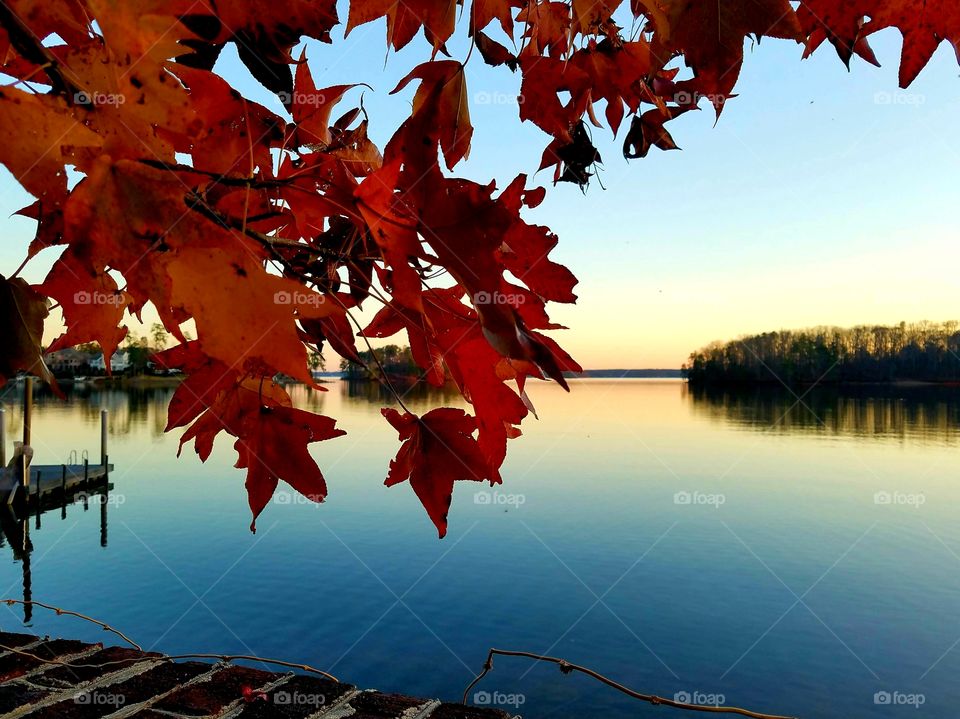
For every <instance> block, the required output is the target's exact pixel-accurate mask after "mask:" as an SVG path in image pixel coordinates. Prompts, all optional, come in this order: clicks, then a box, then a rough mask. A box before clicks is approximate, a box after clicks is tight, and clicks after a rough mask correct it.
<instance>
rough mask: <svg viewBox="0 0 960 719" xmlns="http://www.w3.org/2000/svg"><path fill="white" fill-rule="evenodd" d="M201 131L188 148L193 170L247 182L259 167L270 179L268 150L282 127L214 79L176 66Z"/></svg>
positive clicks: (263, 110) (280, 135)
mask: <svg viewBox="0 0 960 719" xmlns="http://www.w3.org/2000/svg"><path fill="white" fill-rule="evenodd" d="M173 71H174V72H175V73H176V75H177V77H179V78H180V80H181V81H182V82H183V83H184V84H185V85H186V86H187V88H188V89H189V92H190V102H191V105H192V107H193V108H194V110H195V111H196V112H197V114H198V116H199V118H200V119H199V120H198V121H197V125H198V126H201V127H200V129H198V130H196V134H195V136H194V138H193V141H192V143H191V146H190V154H191V156H192V158H193V164H194V167H197V168H200V169H202V170H205V171H207V172H212V173H216V174H222V175H237V176H241V177H250V176H251V175H253V173H254V172H255V171H256V170H257V169H258V168H259V169H260V170H261V171H262V172H264V173H265V174H267V175H269V174H272V165H273V160H272V158H271V156H270V147H271V145H272V144H276V143H278V142H280V141H281V140H282V139H283V127H284V122H283V121H282V120H281V119H280V118H279V117H278V116H277V115H275V114H274V113H272V112H270V111H269V110H268V109H267V108H265V107H263V105H260V104H258V103H256V102H252V101H250V100H247V99H246V98H244V97H243V96H241V95H240V94H239V93H238V92H236V90H234V89H233V88H232V87H230V85H228V84H227V82H226V81H225V80H224V79H223V78H221V77H220V76H219V75H217V74H215V73H213V72H208V71H206V70H197V69H194V68H191V67H185V66H181V65H178V66H176V67H174V68H173Z"/></svg>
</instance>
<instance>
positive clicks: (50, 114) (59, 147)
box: [0, 86, 101, 211]
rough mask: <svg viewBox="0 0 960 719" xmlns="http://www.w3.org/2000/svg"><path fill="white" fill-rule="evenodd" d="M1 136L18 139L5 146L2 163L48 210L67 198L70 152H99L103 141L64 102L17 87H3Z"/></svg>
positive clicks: (1, 151)
mask: <svg viewBox="0 0 960 719" xmlns="http://www.w3.org/2000/svg"><path fill="white" fill-rule="evenodd" d="M0 135H2V136H3V137H8V138H14V137H15V138H17V140H16V142H7V143H4V146H3V148H2V150H0V162H2V163H3V164H4V165H6V166H7V169H8V170H10V172H11V174H12V175H13V176H14V178H15V179H16V180H17V181H18V182H19V183H20V184H21V185H23V187H24V188H25V189H26V190H27V192H29V193H30V194H31V195H33V196H34V197H36V198H37V199H38V200H42V201H43V202H44V205H45V209H46V210H47V211H51V210H53V209H56V208H59V207H60V206H61V204H62V203H63V202H64V200H66V196H67V174H66V172H65V171H64V169H63V166H64V164H66V163H67V162H68V161H69V155H68V154H67V150H68V148H69V149H73V148H81V147H87V148H95V147H97V146H99V145H100V144H101V140H100V139H99V138H98V137H97V136H96V135H95V134H94V133H93V132H91V131H90V130H89V129H88V128H86V127H84V125H83V124H81V123H79V122H77V119H76V118H75V117H74V116H73V112H72V110H71V109H70V108H68V107H67V104H66V103H65V102H64V101H63V100H62V99H60V98H58V97H54V96H52V95H34V94H30V93H27V92H24V91H23V90H20V89H18V88H16V87H9V86H7V87H2V88H0Z"/></svg>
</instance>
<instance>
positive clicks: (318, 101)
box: [291, 52, 356, 146]
mask: <svg viewBox="0 0 960 719" xmlns="http://www.w3.org/2000/svg"><path fill="white" fill-rule="evenodd" d="M353 87H356V85H335V86H333V87H326V88H323V89H322V90H318V89H317V85H316V83H314V81H313V75H312V74H311V73H310V66H309V65H307V57H306V52H303V53H301V55H300V62H299V64H298V65H297V74H296V76H295V77H294V82H293V97H292V104H291V113H292V114H293V120H294V122H296V123H297V131H298V133H299V140H300V142H301V143H302V144H319V145H322V146H326V145H329V144H330V113H332V112H333V108H334V107H335V106H336V104H337V103H338V102H339V101H340V98H341V97H343V94H344V93H345V92H346V91H347V90H349V89H350V88H353Z"/></svg>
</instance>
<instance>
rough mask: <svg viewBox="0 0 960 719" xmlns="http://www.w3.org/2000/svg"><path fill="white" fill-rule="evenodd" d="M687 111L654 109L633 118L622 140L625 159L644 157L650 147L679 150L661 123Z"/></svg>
mask: <svg viewBox="0 0 960 719" xmlns="http://www.w3.org/2000/svg"><path fill="white" fill-rule="evenodd" d="M688 109H689V108H687V107H683V108H676V107H675V108H670V109H668V110H667V111H666V112H663V111H661V110H657V109H654V110H648V111H647V112H645V113H643V114H642V115H636V116H634V118H633V120H632V121H631V122H630V131H629V132H628V133H627V136H626V137H625V138H624V140H623V156H624V157H626V158H627V159H634V158H638V157H646V156H647V153H648V152H650V148H651V147H659V148H660V149H661V150H679V149H680V148H679V147H677V143H675V142H674V141H673V137H672V136H671V135H670V133H669V132H668V131H667V130H666V129H665V128H664V126H663V123H665V122H666V121H667V120H672V119H673V118H675V117H677V116H678V115H682V114H683V113H684V112H686V111H687V110H688Z"/></svg>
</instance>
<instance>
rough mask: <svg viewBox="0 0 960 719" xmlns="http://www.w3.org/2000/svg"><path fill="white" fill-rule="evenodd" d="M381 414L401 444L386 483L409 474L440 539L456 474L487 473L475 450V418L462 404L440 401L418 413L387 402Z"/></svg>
mask: <svg viewBox="0 0 960 719" xmlns="http://www.w3.org/2000/svg"><path fill="white" fill-rule="evenodd" d="M382 412H383V416H384V417H386V418H387V421H388V422H389V423H390V424H391V425H392V426H393V428H394V429H395V430H397V433H398V434H399V435H400V440H401V441H402V442H403V444H402V445H401V447H400V451H399V452H397V456H396V458H395V459H394V460H393V461H391V462H390V471H389V472H388V474H387V479H386V481H385V482H384V484H386V486H388V487H392V486H393V485H395V484H399V483H400V482H403V481H407V480H409V482H410V486H412V487H413V491H414V492H416V494H417V497H418V498H419V499H420V502H421V504H423V508H424V509H426V510H427V515H428V516H429V517H430V520H431V521H432V522H433V523H434V525H436V527H437V531H438V532H439V534H440V538H441V539H442V538H443V537H444V535H445V534H446V533H447V513H448V512H449V511H450V502H451V499H452V498H453V484H454V482H456V481H458V480H472V481H474V482H480V481H482V480H484V479H487V478H488V476H489V472H488V470H487V463H486V461H485V460H484V457H483V454H482V452H481V451H480V446H479V445H478V444H477V440H476V439H474V438H473V433H474V432H475V431H476V422H475V421H474V418H473V417H471V416H470V415H468V414H467V413H466V412H464V411H463V410H462V409H453V408H451V407H439V408H437V409H432V410H430V411H429V412H427V413H426V414H425V415H423V417H417V416H416V415H414V414H410V413H409V412H404V413H403V414H400V413H399V412H398V411H397V410H395V409H391V408H386V409H383V410H382Z"/></svg>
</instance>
